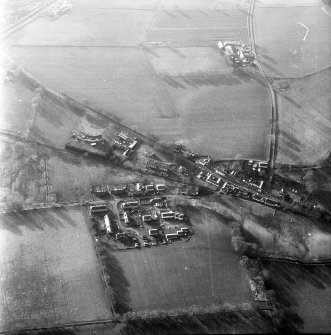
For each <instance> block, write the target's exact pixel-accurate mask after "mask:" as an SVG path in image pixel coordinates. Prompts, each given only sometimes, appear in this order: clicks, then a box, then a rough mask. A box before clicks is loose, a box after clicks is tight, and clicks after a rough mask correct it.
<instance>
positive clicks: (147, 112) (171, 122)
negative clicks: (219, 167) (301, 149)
mask: <svg viewBox="0 0 331 335" xmlns="http://www.w3.org/2000/svg"><path fill="white" fill-rule="evenodd" d="M74 6H75V7H74V9H73V10H72V12H71V13H70V14H69V15H65V16H62V17H61V18H59V19H58V20H55V21H52V22H49V21H47V20H46V19H44V18H38V19H37V20H35V21H34V22H32V23H31V24H29V25H28V26H26V27H25V28H24V29H22V30H21V31H19V32H17V33H14V34H13V35H12V36H11V37H10V39H8V40H7V41H6V43H7V44H8V46H9V49H10V53H11V55H12V56H13V58H14V59H15V60H17V62H18V63H19V64H20V65H22V66H24V67H25V68H26V69H27V70H28V71H30V72H31V73H32V75H34V76H36V78H38V79H39V80H41V81H42V82H43V83H45V84H46V85H48V86H50V87H51V88H53V89H55V90H57V91H64V92H65V93H66V94H68V95H69V96H72V97H73V98H75V99H77V100H79V101H87V102H89V103H90V104H91V105H93V106H96V107H99V108H102V109H103V111H104V112H105V113H107V114H108V115H111V116H115V117H116V118H117V119H119V120H121V121H122V122H123V123H125V124H126V125H128V126H129V127H132V128H134V129H136V130H138V131H140V132H142V133H144V134H147V135H153V136H155V137H156V138H157V139H159V140H160V141H162V142H166V143H168V142H174V141H177V140H181V141H183V143H185V144H186V145H188V146H189V147H190V148H191V149H192V150H194V151H198V152H200V153H203V154H211V155H214V156H215V157H216V158H218V159H231V158H237V159H240V158H254V159H261V160H263V159H267V158H268V154H269V149H268V145H269V138H268V135H269V133H270V118H271V111H270V97H269V91H268V89H267V88H266V87H265V86H263V84H261V83H260V82H257V81H255V80H254V79H252V78H250V77H249V76H247V75H246V74H245V73H236V72H234V71H233V70H232V69H231V68H230V67H229V66H228V65H227V64H226V62H225V61H224V59H223V57H222V56H221V55H220V54H219V52H218V50H217V48H216V43H217V41H219V40H220V39H235V40H236V39H237V40H241V41H243V42H247V40H248V35H247V34H248V32H247V4H246V3H243V2H236V3H234V2H216V1H215V2H213V1H211V2H208V3H203V2H202V1H195V2H189V1H184V2H181V3H180V4H178V3H174V2H173V1H161V2H159V3H155V2H154V1H140V2H138V3H132V2H128V1H125V2H123V3H121V2H118V1H112V2H105V1H100V2H98V3H97V4H94V5H93V6H91V5H90V4H89V3H88V2H87V1H74ZM100 12H101V15H99V13H100ZM97 14H98V16H97V17H98V19H97V20H93V18H95V17H96V15H97ZM91 18H92V19H91ZM109 18H111V20H110V19H109ZM61 32H62V33H61ZM68 32H69V33H68ZM239 97H240V98H239ZM247 138H249V139H250V141H247Z"/></svg>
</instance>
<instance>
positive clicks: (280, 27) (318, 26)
mask: <svg viewBox="0 0 331 335" xmlns="http://www.w3.org/2000/svg"><path fill="white" fill-rule="evenodd" d="M323 5H324V3H323V1H320V0H315V1H309V2H308V1H307V2H306V3H302V2H300V3H299V2H297V1H295V2H293V1H291V2H286V4H285V3H284V5H283V4H280V3H278V4H276V5H275V4H274V3H273V4H272V5H271V6H268V3H266V2H264V3H260V2H256V8H255V11H254V26H255V39H256V45H257V54H258V58H259V60H260V61H261V65H263V66H264V67H265V69H266V71H267V72H271V73H273V74H275V75H276V76H278V77H302V76H304V75H306V74H308V73H312V72H315V71H318V70H320V69H323V68H325V67H328V66H330V65H331V64H330V57H331V50H330V33H329V32H330V29H331V20H330V17H329V15H327V14H326V13H325V11H323ZM280 22H281V24H280ZM302 24H303V25H304V26H306V27H307V28H308V29H309V30H308V33H307V35H306V32H307V29H306V28H305V27H304V26H303V25H302ZM285 36H286V38H284V37H285Z"/></svg>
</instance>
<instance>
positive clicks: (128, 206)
mask: <svg viewBox="0 0 331 335" xmlns="http://www.w3.org/2000/svg"><path fill="white" fill-rule="evenodd" d="M121 207H122V209H132V208H137V207H139V201H130V202H124V203H123V204H122V205H121Z"/></svg>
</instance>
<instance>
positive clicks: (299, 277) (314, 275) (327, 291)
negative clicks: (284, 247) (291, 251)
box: [263, 262, 331, 333]
mask: <svg viewBox="0 0 331 335" xmlns="http://www.w3.org/2000/svg"><path fill="white" fill-rule="evenodd" d="M263 268H264V274H265V281H266V288H267V289H268V290H273V291H274V292H275V301H276V307H278V308H280V309H281V310H282V312H280V314H279V315H278V316H276V315H274V316H273V320H275V321H276V319H277V318H278V320H277V321H278V323H279V326H278V331H279V332H292V333H293V332H294V333H297V332H300V333H328V332H329V331H330V327H331V322H330V318H329V317H328V316H329V315H330V313H331V280H330V278H331V267H330V265H323V266H303V265H297V264H284V263H278V262H263Z"/></svg>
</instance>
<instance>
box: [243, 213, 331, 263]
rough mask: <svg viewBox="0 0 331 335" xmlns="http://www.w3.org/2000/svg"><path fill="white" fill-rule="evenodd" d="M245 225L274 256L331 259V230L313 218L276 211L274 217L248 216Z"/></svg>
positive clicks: (263, 247)
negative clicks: (313, 220)
mask: <svg viewBox="0 0 331 335" xmlns="http://www.w3.org/2000/svg"><path fill="white" fill-rule="evenodd" d="M243 228H244V230H245V231H246V232H248V233H249V236H251V237H253V241H254V242H256V243H257V244H258V245H259V246H261V247H262V250H261V252H262V253H265V254H268V255H270V256H276V255H278V256H279V257H282V256H283V257H293V258H297V259H300V260H303V261H308V262H313V261H314V260H321V261H323V260H325V259H330V258H331V247H330V246H331V230H330V229H329V227H327V226H326V225H322V224H318V223H316V222H312V221H311V220H309V219H307V218H304V217H300V216H294V215H289V214H284V213H281V212H276V214H275V215H274V216H272V215H269V216H265V217H255V218H252V217H250V216H247V217H246V218H245V220H244V223H243Z"/></svg>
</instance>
